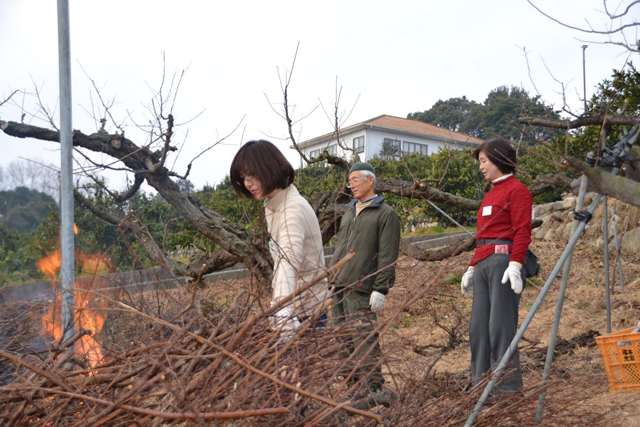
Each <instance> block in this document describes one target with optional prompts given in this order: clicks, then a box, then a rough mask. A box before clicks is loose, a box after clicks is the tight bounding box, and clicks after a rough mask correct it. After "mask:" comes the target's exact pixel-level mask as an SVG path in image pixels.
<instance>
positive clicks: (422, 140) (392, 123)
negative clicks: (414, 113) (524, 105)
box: [299, 114, 483, 161]
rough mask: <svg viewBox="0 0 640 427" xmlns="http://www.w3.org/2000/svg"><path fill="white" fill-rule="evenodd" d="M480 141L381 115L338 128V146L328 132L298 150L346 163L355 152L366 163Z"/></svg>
mask: <svg viewBox="0 0 640 427" xmlns="http://www.w3.org/2000/svg"><path fill="white" fill-rule="evenodd" d="M482 142H483V140H481V139H479V138H476V137H473V136H470V135H465V134H463V133H460V132H453V131H450V130H447V129H442V128H440V127H438V126H434V125H430V124H428V123H424V122H420V121H417V120H410V119H404V118H401V117H395V116H389V115H386V114H383V115H381V116H378V117H374V118H372V119H370V120H366V121H364V122H361V123H357V124H355V125H352V126H349V127H346V128H343V129H340V131H339V143H338V138H337V137H336V132H331V133H327V134H325V135H321V136H318V137H315V138H312V139H309V140H306V141H304V142H302V143H300V144H299V147H300V149H301V150H302V151H303V152H304V153H305V155H306V156H307V157H309V158H311V159H313V158H315V157H317V156H319V155H320V154H321V153H322V152H324V151H325V150H326V151H328V152H329V154H333V155H337V156H340V157H343V158H346V159H348V160H350V159H351V157H352V156H353V153H354V152H357V153H358V157H359V158H360V161H367V160H369V159H371V158H373V157H387V158H400V157H401V156H402V155H406V154H413V153H420V154H423V155H428V154H433V153H435V152H437V151H439V150H441V149H442V148H444V147H447V148H452V149H463V148H474V147H477V146H478V145H479V144H481V143H482Z"/></svg>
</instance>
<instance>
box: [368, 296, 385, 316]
mask: <svg viewBox="0 0 640 427" xmlns="http://www.w3.org/2000/svg"><path fill="white" fill-rule="evenodd" d="M369 306H370V307H371V311H373V312H374V313H380V312H381V311H382V309H383V308H384V294H381V293H380V292H378V291H373V292H371V296H370V297H369Z"/></svg>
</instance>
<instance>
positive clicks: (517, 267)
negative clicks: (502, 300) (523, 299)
mask: <svg viewBox="0 0 640 427" xmlns="http://www.w3.org/2000/svg"><path fill="white" fill-rule="evenodd" d="M507 282H511V289H513V292H515V293H516V294H519V293H520V292H522V264H520V263H519V262H517V261H509V267H507V269H506V270H505V271H504V274H503V275H502V284H505V283H507Z"/></svg>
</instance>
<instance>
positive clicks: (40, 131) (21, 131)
mask: <svg viewBox="0 0 640 427" xmlns="http://www.w3.org/2000/svg"><path fill="white" fill-rule="evenodd" d="M0 130H2V131H4V133H5V134H7V135H10V136H14V137H17V138H35V139H40V140H45V141H54V142H59V134H58V132H56V131H53V130H50V129H45V128H41V127H38V126H32V125H26V124H22V123H16V122H5V121H0ZM116 137H117V143H114V138H116ZM73 145H74V146H77V147H83V148H86V149H89V150H91V151H95V152H99V153H104V154H107V155H109V156H111V157H114V158H116V159H121V160H120V161H122V163H124V164H125V166H127V167H129V168H131V169H133V170H135V171H140V173H142V174H143V176H144V177H145V179H146V181H147V183H148V184H149V185H150V186H151V187H153V188H154V189H156V190H157V191H158V193H160V195H161V196H162V197H163V198H164V199H165V200H166V201H167V202H169V204H171V205H172V206H173V207H174V208H175V209H176V210H177V211H178V212H179V213H180V214H181V215H183V216H184V217H185V218H186V219H187V220H188V221H189V222H190V223H191V225H192V226H193V227H194V228H195V229H196V230H198V231H199V232H200V233H202V234H203V235H204V236H206V237H207V238H209V239H210V240H212V241H213V242H215V243H216V244H217V245H219V246H220V247H221V248H222V249H224V250H226V251H228V252H229V253H231V254H233V255H235V256H237V257H239V258H240V259H242V261H243V263H244V264H245V265H246V266H247V267H248V268H249V269H250V270H251V271H252V272H254V273H255V274H256V275H257V277H258V279H259V280H260V281H262V282H268V281H269V279H270V277H271V271H272V266H271V261H270V260H271V258H270V256H269V254H268V251H267V249H266V247H263V246H260V245H258V244H257V243H255V242H252V240H251V239H250V237H249V235H248V234H247V232H246V231H245V230H244V229H242V228H240V227H238V226H236V225H234V224H232V223H231V222H229V220H227V219H226V218H225V217H224V216H222V215H220V214H219V213H217V212H215V211H213V210H210V209H207V208H205V207H203V206H201V205H200V203H199V202H198V201H196V200H195V199H193V198H192V197H191V196H190V195H189V194H185V193H183V192H181V191H180V189H179V187H178V185H177V184H176V183H175V182H173V181H172V180H171V179H170V175H169V173H168V171H167V169H166V168H164V167H162V166H160V165H159V160H160V159H159V158H158V154H157V153H153V152H151V151H150V150H149V149H148V148H145V147H138V146H137V145H136V144H134V143H133V142H132V141H130V140H129V139H127V138H125V137H124V136H122V135H109V134H106V135H102V134H94V135H91V136H87V135H85V134H83V133H82V132H80V131H74V134H73Z"/></svg>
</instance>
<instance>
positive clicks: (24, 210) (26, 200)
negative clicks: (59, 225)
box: [0, 187, 56, 233]
mask: <svg viewBox="0 0 640 427" xmlns="http://www.w3.org/2000/svg"><path fill="white" fill-rule="evenodd" d="M55 209H56V202H55V200H53V198H52V197H51V196H49V195H47V194H44V193H41V192H39V191H35V190H30V189H28V188H26V187H18V188H16V189H14V190H8V191H0V215H1V217H0V222H1V223H2V224H4V225H6V226H7V227H8V228H10V229H12V230H15V231H16V232H18V233H25V232H31V231H33V230H35V229H36V228H37V227H38V225H39V224H40V223H41V222H42V221H43V220H44V218H46V217H47V215H48V214H49V212H51V211H53V210H55Z"/></svg>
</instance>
